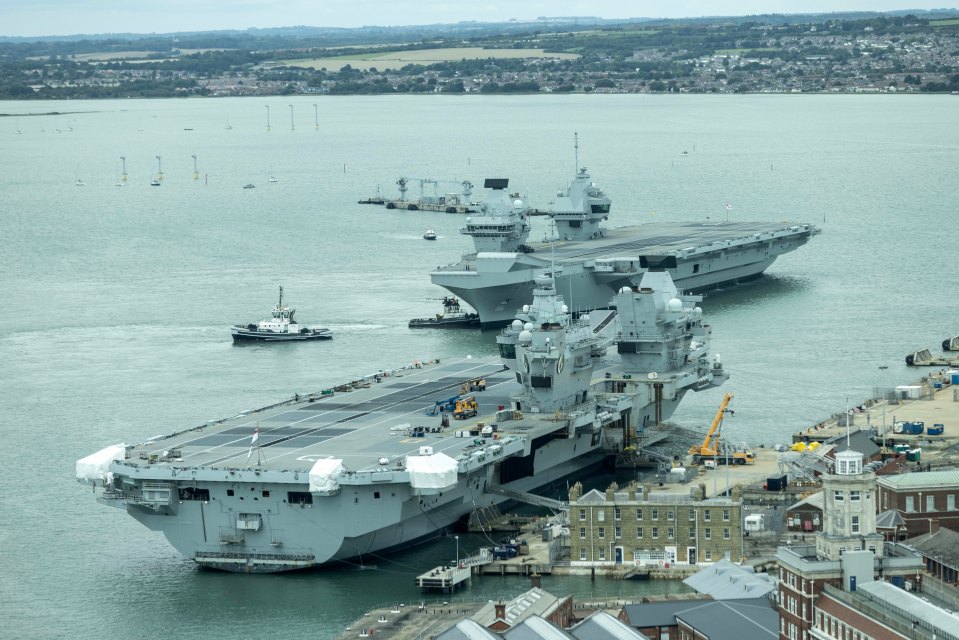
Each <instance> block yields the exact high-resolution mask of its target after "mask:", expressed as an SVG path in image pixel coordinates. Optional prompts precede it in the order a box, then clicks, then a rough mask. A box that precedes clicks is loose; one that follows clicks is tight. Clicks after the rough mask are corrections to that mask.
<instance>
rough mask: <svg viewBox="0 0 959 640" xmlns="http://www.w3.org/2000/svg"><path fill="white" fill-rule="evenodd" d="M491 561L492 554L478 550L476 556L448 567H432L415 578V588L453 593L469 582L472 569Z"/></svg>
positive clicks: (486, 550) (463, 559)
mask: <svg viewBox="0 0 959 640" xmlns="http://www.w3.org/2000/svg"><path fill="white" fill-rule="evenodd" d="M492 561H493V554H492V552H491V551H490V550H489V549H480V550H479V551H478V552H477V553H476V555H472V556H468V557H466V558H462V559H458V560H455V561H453V562H451V563H450V566H448V567H444V566H442V565H440V566H438V567H434V568H432V569H430V570H429V571H427V572H426V573H421V574H420V575H419V576H417V577H416V586H417V587H419V588H420V589H421V590H422V591H424V592H425V591H441V592H442V593H453V591H455V590H456V589H457V588H458V587H460V586H462V585H463V584H464V583H466V582H467V581H469V579H470V576H472V575H473V568H474V567H482V566H483V565H486V564H489V563H491V562H492Z"/></svg>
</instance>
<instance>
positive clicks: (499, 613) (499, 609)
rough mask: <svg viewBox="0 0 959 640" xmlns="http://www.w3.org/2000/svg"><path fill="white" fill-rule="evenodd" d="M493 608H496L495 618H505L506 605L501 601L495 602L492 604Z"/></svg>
mask: <svg viewBox="0 0 959 640" xmlns="http://www.w3.org/2000/svg"><path fill="white" fill-rule="evenodd" d="M493 608H494V609H495V610H496V619H497V620H506V605H505V604H503V603H502V602H497V603H496V604H495V605H493Z"/></svg>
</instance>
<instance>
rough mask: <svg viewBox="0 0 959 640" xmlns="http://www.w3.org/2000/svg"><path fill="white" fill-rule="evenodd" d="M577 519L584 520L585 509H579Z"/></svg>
mask: <svg viewBox="0 0 959 640" xmlns="http://www.w3.org/2000/svg"><path fill="white" fill-rule="evenodd" d="M579 521H580V522H586V509H580V510H579Z"/></svg>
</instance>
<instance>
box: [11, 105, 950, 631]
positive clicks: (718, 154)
mask: <svg viewBox="0 0 959 640" xmlns="http://www.w3.org/2000/svg"><path fill="white" fill-rule="evenodd" d="M314 103H315V104H316V105H317V106H316V108H315V109H314ZM267 105H269V106H270V114H271V123H270V124H271V130H270V131H269V132H268V131H267V130H266V117H267V110H266V109H265V107H266V106H267ZM290 105H292V107H291V106H290ZM957 106H959V98H956V97H955V96H771V95H769V96H721V97H720V96H598V95H597V96H517V97H478V96H433V97H392V96H391V97H344V98H328V97H323V98H317V99H316V100H315V101H314V100H311V99H303V98H282V99H281V98H264V99H252V98H251V99H223V100H184V101H159V100H157V101H136V100H123V101H102V102H81V101H77V102H72V101H71V102H57V103H51V102H0V114H10V117H2V118H0V150H2V153H0V203H2V205H0V294H2V295H0V300H2V301H3V305H2V306H0V326H3V327H4V331H3V332H2V333H0V363H2V366H0V410H2V413H0V419H2V424H3V434H4V446H3V447H2V449H3V451H4V457H3V459H4V463H3V464H2V465H0V481H2V483H3V486H4V487H5V488H6V489H5V491H4V492H2V494H0V513H2V514H3V516H4V522H3V525H2V526H0V548H2V549H3V554H2V555H0V613H2V617H3V619H4V620H5V622H4V625H5V631H4V634H3V635H7V634H9V637H17V638H31V637H36V638H48V637H70V638H81V639H83V638H99V637H104V636H110V637H130V638H158V637H169V638H193V637H203V638H225V637H234V636H236V635H237V634H240V633H242V634H246V635H254V636H261V637H265V636H271V635H274V634H275V631H276V630H278V629H282V630H283V632H284V633H286V634H288V635H293V634H298V633H310V634H311V635H312V636H314V637H319V638H329V637H332V636H333V635H335V634H336V633H338V632H339V631H340V630H341V629H342V628H343V627H344V626H345V625H346V624H347V623H348V622H349V621H350V620H352V619H353V618H355V617H356V616H357V615H359V614H360V613H362V612H363V611H365V610H367V609H369V608H371V607H373V606H376V605H382V604H389V603H392V602H399V601H403V602H416V601H418V600H419V598H420V595H419V593H418V592H417V591H416V589H415V587H414V586H413V577H414V575H415V574H417V573H419V572H420V571H422V570H424V569H426V568H429V567H430V566H433V565H435V564H438V563H441V562H446V561H448V560H450V559H452V554H453V553H455V551H454V544H455V543H454V540H453V539H452V538H444V539H442V540H439V541H437V542H435V543H433V544H430V545H427V546H424V547H421V548H418V549H414V550H411V551H410V552H409V553H406V554H401V555H399V556H396V557H390V558H374V559H372V560H371V561H370V564H365V565H364V566H363V567H346V568H343V569H339V570H335V571H320V572H308V573H302V574H296V575H280V576H244V575H233V574H219V573H214V572H205V571H198V570H197V569H196V568H194V566H193V565H192V563H191V562H190V561H188V560H185V559H183V558H181V557H180V556H178V555H177V554H176V553H175V552H173V550H172V549H171V548H170V547H169V545H167V543H166V541H165V540H164V539H163V538H162V537H159V536H157V535H155V534H153V533H152V532H150V531H148V530H146V529H145V528H143V527H142V526H141V525H139V524H138V523H137V522H135V521H134V520H133V519H132V518H130V517H128V516H126V515H125V514H123V513H122V512H120V511H118V510H113V509H109V508H107V507H104V506H101V505H98V504H97V503H96V502H95V501H94V500H93V496H92V495H90V493H89V489H88V488H84V487H82V486H81V485H78V484H77V483H76V482H75V480H74V474H73V465H74V461H75V460H76V459H77V458H79V457H82V456H84V455H86V454H88V453H91V452H93V451H96V450H98V449H100V448H102V447H104V446H107V445H109V444H113V443H117V442H128V443H129V442H134V441H140V440H144V439H146V438H149V437H151V436H154V435H158V434H161V433H168V432H170V431H173V430H178V429H181V428H184V427H188V426H194V425H198V424H201V423H203V422H206V421H207V420H210V419H215V418H220V417H224V416H227V415H234V414H236V413H238V412H239V411H242V410H245V409H249V408H253V407H257V406H261V405H265V404H269V403H271V402H274V401H277V400H279V399H281V398H284V397H287V396H290V395H292V394H293V393H294V392H300V393H302V392H309V391H313V390H317V389H322V388H326V387H329V386H332V385H333V384H337V383H340V382H344V381H347V380H350V379H353V378H355V377H358V376H360V375H363V374H367V373H371V372H374V371H376V370H378V369H381V368H391V367H397V366H403V365H405V364H408V363H410V362H411V361H413V360H414V359H430V358H435V357H438V358H445V357H452V356H461V355H466V354H472V355H475V356H485V355H491V354H493V353H494V351H495V342H494V339H493V334H492V333H482V332H479V331H449V330H409V329H408V328H407V325H406V322H407V320H408V319H409V318H412V317H418V316H423V315H429V314H432V313H434V312H436V311H439V307H440V303H439V302H437V301H435V300H432V301H431V300H428V298H436V297H442V295H443V293H444V292H443V291H442V290H440V289H437V288H435V287H433V286H432V285H431V284H430V282H429V277H428V273H429V271H430V270H431V269H432V268H434V267H435V266H437V265H440V264H445V263H447V262H451V261H453V260H454V259H455V258H456V257H458V256H459V255H460V254H461V253H463V252H464V251H466V250H468V248H469V244H468V242H467V239H466V238H464V237H462V236H460V235H459V234H458V229H459V227H460V226H461V225H462V223H463V219H462V217H461V216H456V215H449V214H442V213H426V212H415V213H414V212H407V211H396V210H394V211H387V210H385V209H383V208H379V207H369V206H362V205H358V204H356V201H357V200H359V199H360V198H364V197H367V196H370V195H373V194H374V193H375V191H376V189H377V185H378V184H379V185H380V188H381V191H382V192H383V193H385V194H390V193H393V191H394V189H395V187H394V186H393V184H392V183H393V181H395V179H396V178H398V177H400V176H401V175H403V176H406V177H409V178H433V179H442V180H450V181H460V180H463V179H470V180H472V181H473V183H474V184H481V183H482V180H483V179H484V178H486V177H508V178H510V181H511V182H510V184H511V188H515V189H517V190H520V191H522V192H523V193H524V194H526V195H527V196H529V198H530V200H531V203H532V204H533V205H534V206H539V207H542V206H545V205H546V203H547V201H548V200H549V197H550V196H551V195H552V194H554V193H555V192H556V191H557V190H558V189H559V188H560V187H561V186H562V185H563V183H564V182H565V181H566V180H568V179H570V178H571V176H572V175H573V171H574V163H573V153H572V139H573V132H578V133H579V137H580V143H581V149H580V162H581V164H585V165H586V166H588V167H589V170H590V173H591V174H592V175H593V177H594V179H595V180H596V181H597V182H599V183H600V185H601V186H602V187H603V188H604V189H605V190H606V191H607V192H608V193H609V194H610V196H611V197H612V198H613V212H612V214H611V216H612V217H611V220H610V224H611V225H624V224H634V223H641V222H646V221H654V220H702V219H705V218H707V217H708V218H710V219H715V220H719V219H726V217H727V216H729V218H730V219H731V220H732V219H741V220H792V221H808V222H813V223H816V224H817V225H819V226H821V227H822V228H823V230H824V231H823V234H822V235H821V236H819V237H817V238H814V239H813V240H812V241H811V242H810V243H809V244H808V245H807V246H806V247H803V248H801V249H800V250H798V251H796V252H794V253H791V254H788V255H786V256H785V257H783V258H781V259H780V260H779V261H777V262H776V264H775V265H773V267H772V268H771V269H770V270H769V272H768V276H767V277H765V278H763V279H761V280H759V281H757V282H753V283H749V284H745V285H741V286H736V287H732V288H729V289H727V290H724V291H720V292H714V293H711V294H710V295H709V296H708V297H707V298H706V300H705V301H704V303H703V305H702V306H703V308H704V310H705V313H706V315H707V318H708V319H709V320H710V321H711V322H712V324H713V325H714V340H713V350H714V351H715V352H718V353H720V354H721V355H722V358H723V362H724V363H725V366H726V368H727V370H728V371H729V372H730V373H731V375H732V378H731V379H730V380H729V382H727V384H726V385H725V387H724V389H722V390H717V391H713V392H709V393H705V394H700V395H695V396H693V395H691V396H688V397H687V399H686V400H685V401H684V404H683V405H682V407H681V408H680V410H679V412H677V414H676V415H675V416H674V421H675V422H678V423H680V424H682V425H684V426H689V427H697V426H699V427H700V428H704V427H705V425H707V424H708V422H709V420H710V419H711V417H712V414H713V412H714V411H715V408H716V406H717V405H718V403H719V400H720V398H721V395H722V392H723V391H724V390H728V391H730V392H732V393H734V394H735V396H736V397H735V400H734V401H733V407H734V408H735V411H736V413H735V417H734V418H733V419H732V420H730V421H728V423H727V425H725V428H727V429H729V430H731V431H732V432H733V436H732V437H733V438H735V439H737V440H738V439H741V440H746V441H749V442H750V443H752V444H753V445H754V446H756V445H758V444H759V443H765V444H766V445H767V446H768V445H771V444H773V443H776V442H783V441H786V440H788V438H789V436H790V434H791V433H792V432H794V431H796V430H798V429H801V428H805V427H808V426H809V425H811V424H815V423H816V422H819V421H820V420H822V419H823V418H825V417H827V416H828V415H830V414H832V413H836V412H839V411H841V410H842V409H843V408H844V407H845V406H846V405H847V404H855V403H858V402H859V401H861V399H863V398H865V397H868V396H869V395H870V394H871V393H872V392H873V389H874V388H875V387H877V386H891V385H895V384H903V383H906V382H909V381H911V380H913V379H914V378H915V377H918V376H919V375H921V371H917V370H907V368H906V367H905V365H904V363H903V356H904V355H905V354H906V353H907V352H910V351H914V350H916V349H918V348H922V347H930V348H933V347H936V346H937V345H938V344H939V343H940V342H941V341H942V339H943V338H945V337H948V336H952V335H955V334H956V333H959V285H957V284H956V282H957V277H956V274H957V271H959V258H957V256H956V251H955V246H956V242H955V230H956V223H955V215H956V213H955V208H956V204H957V198H956V195H955V185H956V184H957V183H959V109H957ZM37 114H42V115H37ZM291 116H292V124H293V125H294V126H293V127H291ZM316 123H318V125H319V126H318V127H317V126H316ZM227 125H229V126H230V128H227ZM18 130H19V131H20V133H17V131H18ZM684 151H685V152H687V153H685V154H683V152H684ZM157 156H160V160H159V161H158V159H157ZM193 156H196V166H197V170H198V171H197V173H198V178H197V179H194V164H193V163H194V159H193ZM121 157H124V158H125V162H126V170H127V174H128V180H127V181H126V182H125V183H123V181H122V176H121V173H122V162H121ZM158 165H159V167H158ZM158 168H161V169H162V172H163V180H162V186H159V187H152V186H150V180H151V179H152V178H153V177H154V176H155V174H156V173H157V170H158ZM271 174H272V175H274V176H276V178H277V180H278V181H277V182H275V183H271V182H268V180H267V178H268V177H269V176H270V175H271ZM77 179H80V180H82V182H83V183H84V185H85V186H82V187H80V186H75V183H76V181H77ZM118 181H120V182H121V183H122V184H125V186H122V187H118V186H115V183H117V182H118ZM247 183H253V184H255V185H256V188H255V189H243V185H245V184H247ZM412 185H413V186H412V187H411V194H413V195H418V189H419V186H418V183H416V182H413V183H412ZM427 189H429V187H427ZM455 190H456V186H455V185H452V184H449V185H445V186H440V191H441V192H444V191H455ZM727 204H729V205H730V207H729V208H727V207H726V205H727ZM427 227H432V228H433V229H435V230H436V232H437V234H438V235H439V239H438V240H437V241H436V242H425V241H424V240H423V239H422V234H423V231H424V230H425V229H426V228H427ZM545 231H546V230H545V226H544V221H543V220H542V219H536V220H535V221H534V228H533V233H532V235H531V237H532V238H537V239H538V238H540V237H542V236H543V235H544V233H545ZM281 284H282V285H283V286H284V292H285V297H286V299H288V300H289V303H290V304H291V305H292V306H295V307H296V308H297V317H298V318H299V319H300V321H301V322H302V323H303V324H305V325H307V326H314V325H323V326H329V327H330V328H332V329H333V330H334V332H335V337H334V339H333V340H332V341H329V342H325V341H324V342H317V343H305V344H290V345H284V344H270V345H234V344H233V343H232V341H231V339H230V335H229V331H228V330H227V328H228V326H229V325H231V324H233V323H247V322H255V321H257V320H259V319H261V318H262V317H264V316H265V315H266V314H267V313H268V312H269V309H270V307H271V306H272V304H273V303H274V302H275V295H276V287H277V285H281ZM573 305H574V306H575V301H573ZM882 367H888V368H882ZM902 417H903V418H906V417H907V416H902ZM729 423H731V424H729ZM947 428H949V425H947ZM954 428H959V425H954ZM460 542H461V551H462V552H463V553H465V552H467V551H468V550H470V549H472V548H475V547H476V546H479V545H481V544H483V543H484V540H482V539H478V538H474V537H470V536H465V535H463V536H461V539H460ZM526 584H527V583H526V581H524V580H521V579H513V580H510V579H500V578H496V579H483V580H475V581H474V583H473V586H472V588H471V589H470V591H468V592H466V593H465V594H463V597H467V598H478V599H485V598H493V597H500V596H512V595H515V594H516V593H519V592H520V591H522V590H523V589H525V587H526ZM543 586H544V588H546V589H548V590H552V591H555V592H564V591H567V590H568V591H573V592H575V593H577V594H581V595H582V596H583V597H585V598H591V597H597V598H598V597H606V596H609V597H617V598H620V597H629V596H631V595H634V594H636V593H641V592H643V591H644V590H649V589H653V590H659V589H677V588H680V587H677V586H675V585H670V584H652V585H642V584H639V585H637V584H636V583H624V582H612V581H605V580H599V581H597V582H596V583H590V581H589V580H588V579H578V578H564V579H559V578H546V579H544V581H543Z"/></svg>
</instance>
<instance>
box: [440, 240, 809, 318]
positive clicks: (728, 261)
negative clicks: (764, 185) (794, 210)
mask: <svg viewBox="0 0 959 640" xmlns="http://www.w3.org/2000/svg"><path fill="white" fill-rule="evenodd" d="M748 232H752V233H748ZM817 233H818V230H817V229H815V227H812V226H810V225H802V226H793V227H782V226H778V225H746V224H733V223H730V224H716V225H704V224H699V223H696V224H686V225H642V226H641V227H632V228H629V227H624V228H621V229H618V230H613V231H611V232H610V233H609V234H608V235H607V236H606V237H605V238H603V239H599V240H591V241H580V242H558V243H556V246H555V247H550V246H549V245H534V247H535V249H536V251H535V252H534V253H529V254H519V253H517V254H512V253H479V254H473V255H470V256H465V257H464V259H463V260H462V261H461V262H459V263H457V264H453V265H449V266H447V267H443V268H441V269H439V270H438V271H435V272H433V273H432V274H430V279H431V280H432V282H433V283H434V284H437V285H439V286H441V287H443V288H444V289H446V290H448V291H450V292H451V293H452V294H453V295H455V296H457V297H459V298H461V299H462V300H464V301H465V302H466V303H467V304H469V305H470V306H471V307H473V308H474V309H475V310H476V312H477V313H478V314H479V316H480V322H481V325H482V326H483V327H484V328H489V327H497V326H502V325H505V324H508V323H509V322H511V321H512V320H513V318H514V317H515V315H516V311H517V309H518V308H519V307H521V306H522V304H524V303H525V301H528V300H530V299H531V297H532V291H533V278H534V276H535V275H536V274H537V273H541V272H542V271H543V270H546V269H550V268H551V264H555V265H556V271H557V273H556V290H557V291H558V292H560V293H561V294H562V295H563V296H564V297H565V298H566V299H567V303H568V304H569V306H570V307H571V308H572V309H574V310H576V311H587V310H590V309H600V308H608V307H609V306H610V299H611V298H612V296H613V294H615V293H616V291H618V290H619V289H620V288H622V287H624V286H630V287H636V286H638V285H639V282H640V280H641V279H642V276H643V273H645V269H643V268H638V267H637V266H635V265H634V266H625V267H622V268H621V267H620V266H619V265H620V264H626V265H629V264H630V262H629V261H632V262H633V263H638V260H639V256H646V255H664V254H665V255H673V256H675V257H676V267H675V268H672V269H669V271H670V275H671V276H672V278H673V281H674V282H675V283H676V286H677V287H678V288H679V289H680V290H682V291H691V292H696V291H705V290H708V289H715V288H719V287H724V286H729V285H732V284H736V283H739V282H744V281H748V280H752V279H755V278H758V277H760V276H762V274H763V273H764V272H765V270H766V269H768V268H769V267H770V266H771V265H772V264H773V262H774V261H775V260H776V258H777V257H779V256H780V255H783V254H784V253H788V252H790V251H793V250H795V249H797V248H799V247H800V246H802V245H804V244H805V243H806V242H808V240H809V238H810V237H811V236H812V235H816V234H817ZM687 244H688V245H691V246H686V245H687ZM610 265H612V266H610Z"/></svg>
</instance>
